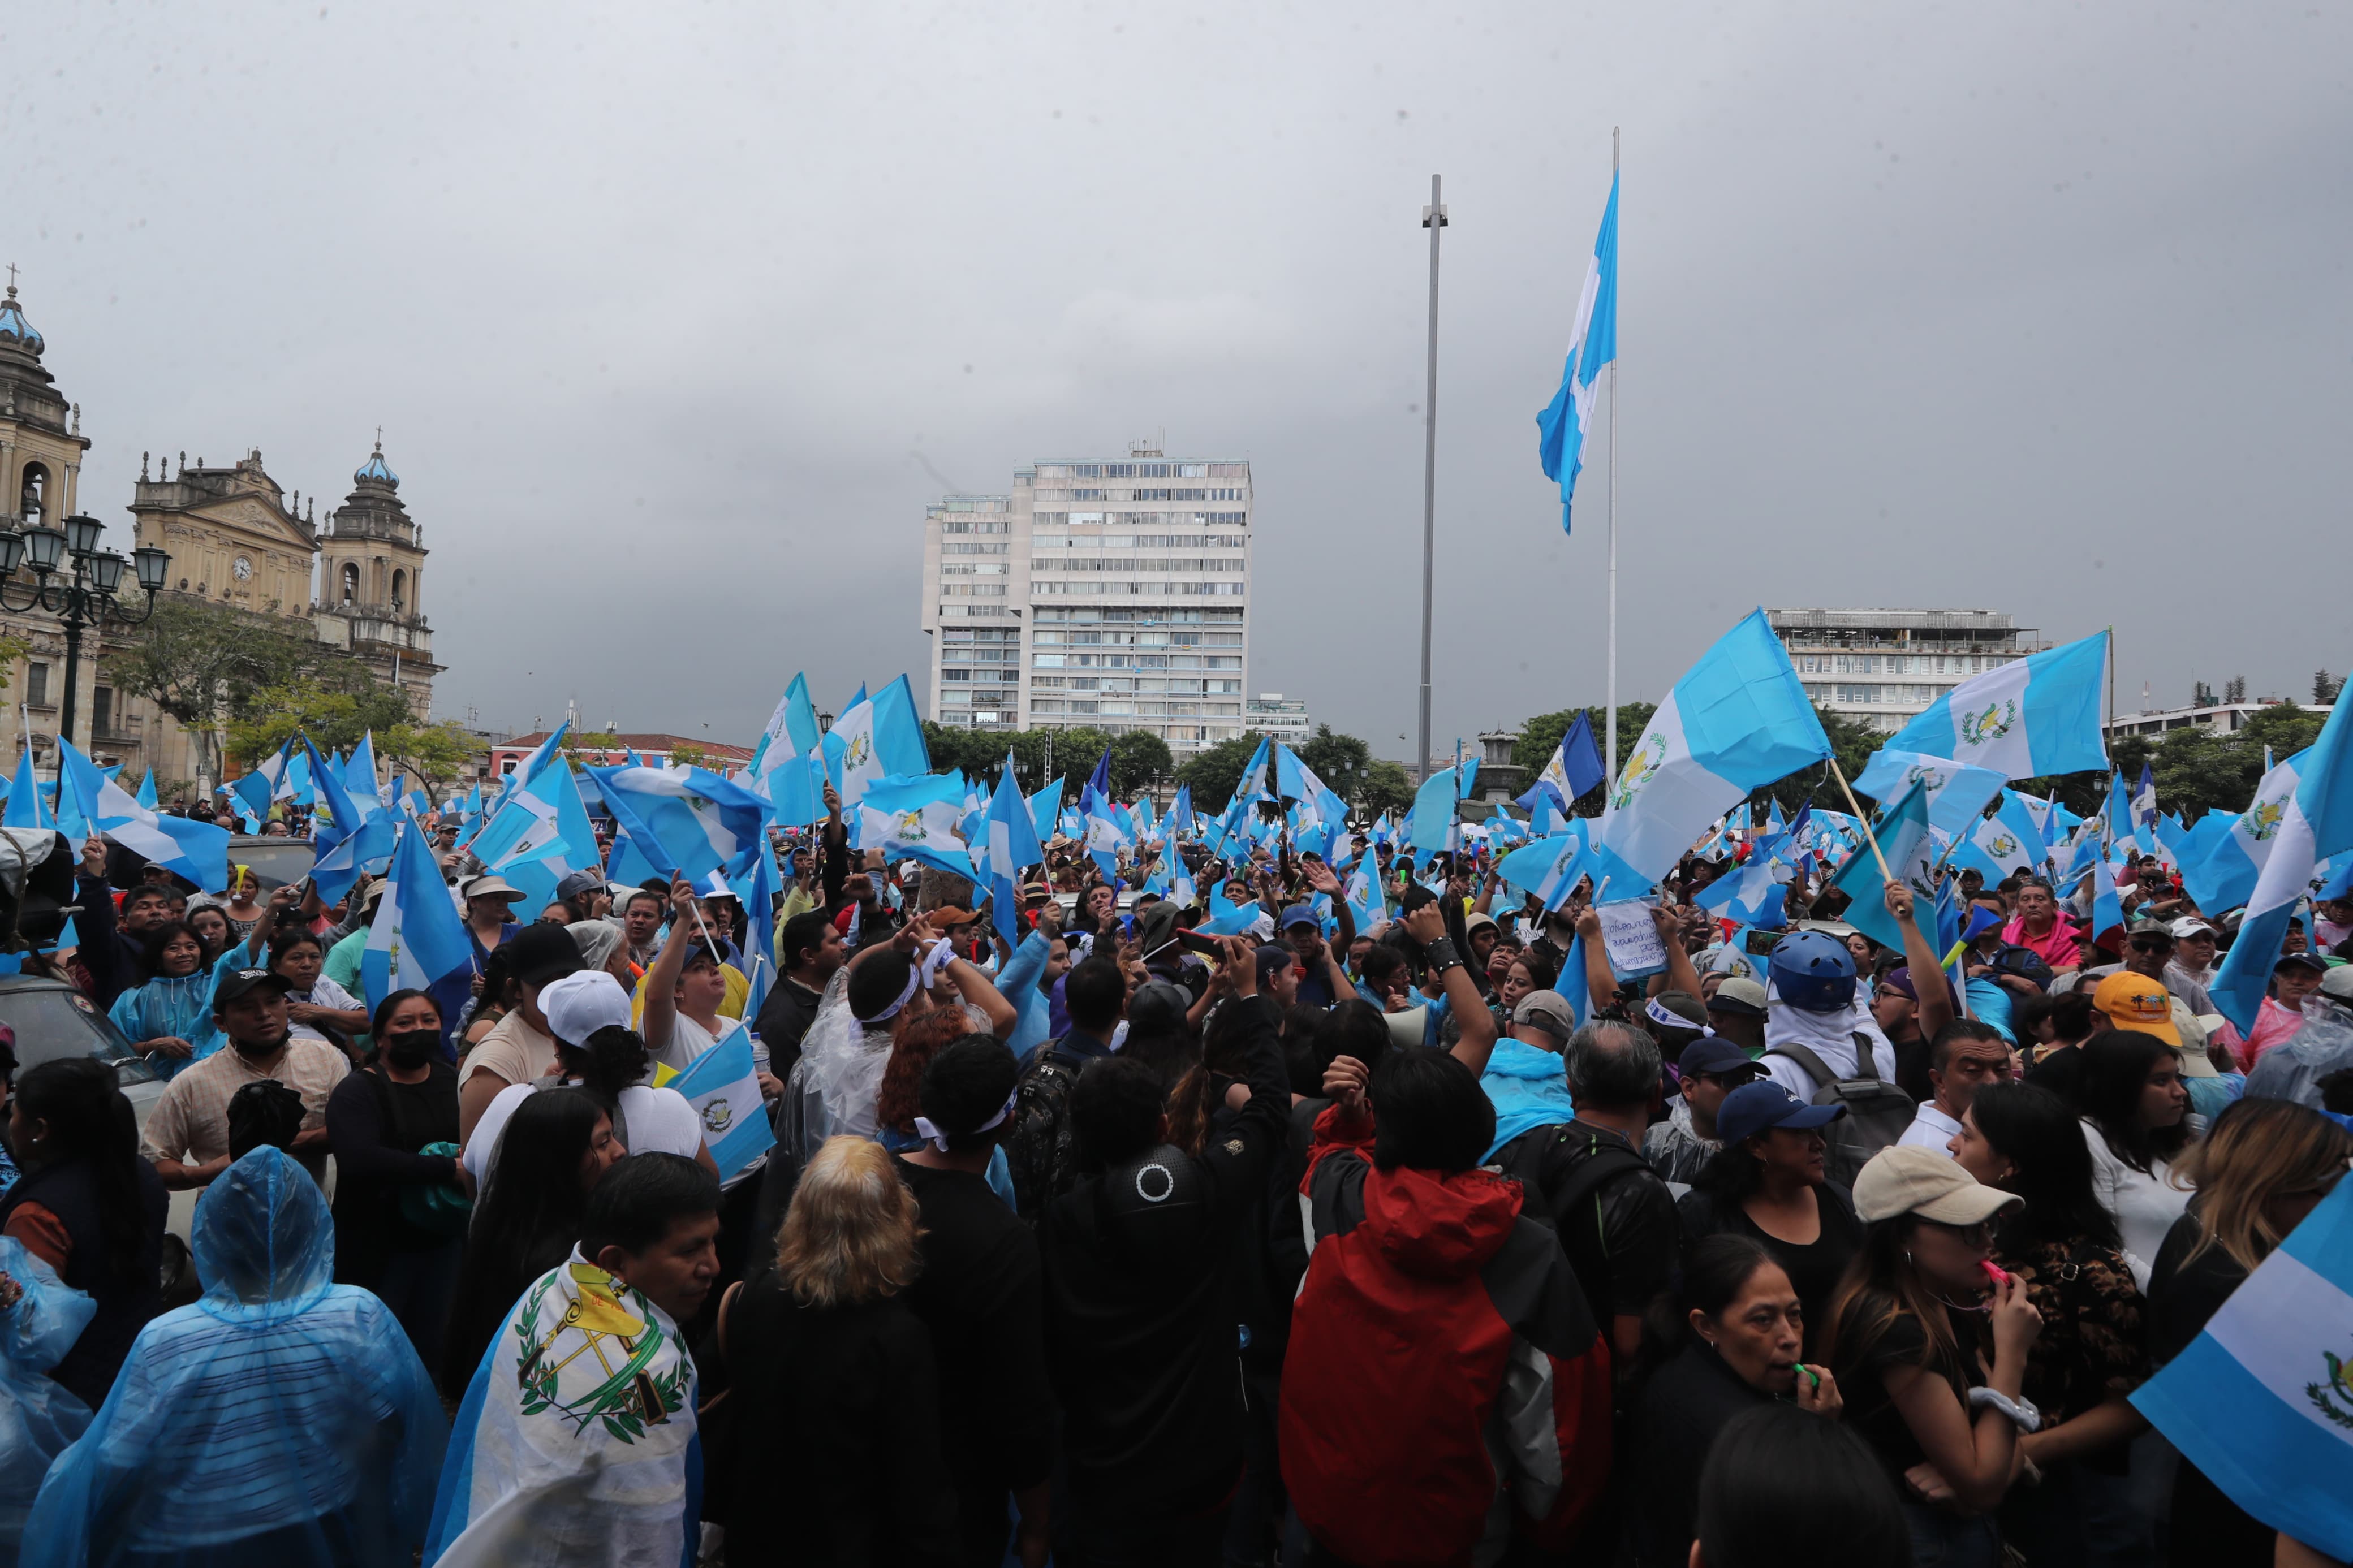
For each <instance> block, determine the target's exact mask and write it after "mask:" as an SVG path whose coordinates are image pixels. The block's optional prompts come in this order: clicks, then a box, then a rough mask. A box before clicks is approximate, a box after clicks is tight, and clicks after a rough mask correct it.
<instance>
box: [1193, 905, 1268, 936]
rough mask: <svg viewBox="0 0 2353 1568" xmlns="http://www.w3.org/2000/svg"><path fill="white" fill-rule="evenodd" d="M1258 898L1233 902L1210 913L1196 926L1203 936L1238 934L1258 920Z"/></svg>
mask: <svg viewBox="0 0 2353 1568" xmlns="http://www.w3.org/2000/svg"><path fill="white" fill-rule="evenodd" d="M1258 915H1259V909H1258V900H1256V899H1252V900H1250V902H1249V903H1246V904H1234V905H1230V906H1229V907H1228V908H1227V909H1225V910H1222V911H1220V912H1216V913H1212V914H1211V915H1210V916H1209V918H1208V920H1206V921H1202V922H1201V923H1200V925H1199V926H1198V928H1196V929H1198V931H1200V933H1201V934H1202V935H1203V936H1240V935H1241V934H1242V933H1243V932H1244V931H1248V930H1250V926H1251V925H1252V924H1253V923H1254V922H1255V921H1257V920H1258Z"/></svg>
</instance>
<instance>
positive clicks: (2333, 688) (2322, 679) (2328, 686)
mask: <svg viewBox="0 0 2353 1568" xmlns="http://www.w3.org/2000/svg"><path fill="white" fill-rule="evenodd" d="M2344 689H2345V678H2344V677H2343V676H2341V675H2331V674H2329V673H2328V672H2327V670H2325V669H2316V670H2314V671H2313V672H2312V700H2314V701H2315V702H2327V703H2332V704H2333V703H2335V702H2336V700H2337V693H2339V692H2341V691H2343V690H2344Z"/></svg>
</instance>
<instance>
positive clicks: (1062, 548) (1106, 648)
mask: <svg viewBox="0 0 2353 1568" xmlns="http://www.w3.org/2000/svg"><path fill="white" fill-rule="evenodd" d="M923 630H924V631H925V632H926V633H928V634H929V635H930V636H931V638H932V659H931V665H932V668H931V687H930V694H931V701H930V709H931V716H932V718H933V719H934V720H935V721H938V722H940V723H942V724H945V725H949V726H952V727H955V728H962V729H976V730H1008V731H1009V730H1026V729H1078V728H1083V727H1092V728H1095V729H1101V730H1107V731H1113V732H1120V731H1129V730H1145V731H1150V732H1152V733H1153V734H1155V735H1158V736H1160V737H1161V738H1162V739H1163V740H1165V741H1166V742H1167V743H1168V749H1169V751H1170V752H1173V753H1175V755H1176V760H1177V761H1178V762H1179V763H1182V762H1183V761H1184V760H1185V758H1186V757H1187V755H1188V754H1189V753H1191V752H1197V751H1199V750H1200V749H1201V748H1203V747H1205V746H1209V745H1214V744H1216V743H1217V742H1219V741H1229V740H1232V739H1233V738H1235V737H1236V736H1238V735H1240V733H1241V732H1242V731H1243V728H1244V720H1243V713H1242V706H1243V704H1242V692H1243V689H1244V687H1245V684H1246V681H1247V678H1248V674H1249V668H1250V465H1249V464H1248V463H1244V462H1232V461H1214V460H1208V459H1201V460H1172V459H1170V458H1166V456H1165V454H1163V453H1162V452H1161V451H1160V450H1158V449H1157V448H1156V447H1146V446H1141V445H1139V446H1136V447H1132V448H1131V449H1130V450H1129V452H1128V455H1127V457H1126V458H1124V459H1123V460H1119V461H1112V462H1050V463H1045V462H1041V463H1038V464H1034V465H1032V466H1031V467H1029V468H1022V469H1019V470H1018V471H1016V472H1015V474H1014V476H1013V486H1012V489H1010V490H1009V491H1008V492H1007V493H1006V494H1003V495H952V496H946V497H944V498H943V499H942V500H941V501H940V502H939V504H938V505H936V506H934V507H931V508H929V509H927V510H926V511H925V513H924V518H923Z"/></svg>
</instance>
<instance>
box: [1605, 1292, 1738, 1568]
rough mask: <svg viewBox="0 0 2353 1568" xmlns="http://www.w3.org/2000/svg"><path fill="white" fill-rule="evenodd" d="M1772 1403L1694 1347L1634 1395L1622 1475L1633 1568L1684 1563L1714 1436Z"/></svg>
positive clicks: (1714, 1356)
mask: <svg viewBox="0 0 2353 1568" xmlns="http://www.w3.org/2000/svg"><path fill="white" fill-rule="evenodd" d="M1772 1402H1773V1396H1772V1395H1771V1394H1762V1393H1759V1392H1758V1391H1757V1390H1756V1389H1754V1388H1751V1387H1750V1386H1749V1385H1748V1384H1746V1383H1743V1382H1742V1381H1741V1380H1740V1378H1739V1376H1738V1375H1737V1374H1736V1373H1734V1372H1733V1370H1732V1369H1731V1368H1730V1367H1728V1366H1726V1365H1725V1362H1724V1357H1723V1356H1721V1355H1719V1354H1717V1353H1716V1352H1715V1351H1714V1350H1711V1349H1709V1348H1708V1347H1707V1346H1706V1345H1704V1344H1702V1343H1701V1342H1699V1341H1698V1340H1696V1339H1694V1340H1693V1341H1692V1342H1690V1343H1688V1344H1686V1345H1685V1346H1684V1347H1683V1350H1682V1351H1680V1352H1677V1353H1676V1354H1675V1355H1674V1356H1673V1357H1672V1358H1671V1359H1670V1360H1669V1361H1667V1362H1666V1363H1665V1364H1663V1365H1662V1366H1661V1367H1660V1368H1659V1370H1658V1371H1657V1372H1655V1373H1652V1374H1651V1376H1650V1378H1649V1379H1648V1380H1646V1381H1645V1382H1644V1383H1643V1384H1641V1387H1640V1389H1639V1390H1637V1391H1636V1393H1635V1395H1634V1407H1633V1412H1632V1415H1633V1420H1632V1424H1631V1427H1630V1431H1629V1433H1628V1436H1629V1438H1630V1451H1629V1453H1628V1454H1627V1457H1626V1458H1627V1463H1626V1466H1625V1468H1624V1474H1625V1475H1626V1476H1627V1477H1628V1478H1629V1479H1630V1483H1631V1495H1630V1496H1629V1497H1628V1498H1627V1500H1626V1542H1627V1546H1628V1548H1629V1550H1630V1552H1631V1554H1632V1556H1633V1559H1634V1562H1635V1563H1636V1564H1637V1565H1638V1568H1683V1564H1685V1563H1689V1562H1690V1561H1691V1547H1692V1535H1693V1520H1694V1517H1695V1515H1696V1514H1697V1512H1698V1510H1699V1472H1700V1469H1701V1467H1702V1466H1704V1464H1705V1463H1706V1462H1707V1451H1708V1449H1709V1448H1710V1447H1713V1446H1714V1444H1715V1435H1716V1434H1717V1433H1719V1432H1721V1431H1723V1430H1724V1428H1725V1424H1726V1423H1728V1422H1730V1421H1731V1419H1732V1418H1733V1417H1734V1416H1736V1415H1739V1414H1740V1413H1741V1412H1742V1411H1744V1410H1754V1409H1755V1408H1756V1407H1757V1406H1758V1405H1770V1404H1771V1403H1772Z"/></svg>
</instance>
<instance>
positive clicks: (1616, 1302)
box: [1494, 1121, 1676, 1331]
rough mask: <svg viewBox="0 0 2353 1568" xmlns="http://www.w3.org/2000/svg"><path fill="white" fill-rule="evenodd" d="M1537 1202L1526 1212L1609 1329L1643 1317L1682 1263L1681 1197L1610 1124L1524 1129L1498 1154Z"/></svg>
mask: <svg viewBox="0 0 2353 1568" xmlns="http://www.w3.org/2000/svg"><path fill="white" fill-rule="evenodd" d="M1494 1163H1500V1164H1502V1166H1503V1167H1504V1173H1505V1174H1507V1175H1513V1176H1517V1177H1519V1178H1520V1180H1521V1184H1522V1185H1523V1186H1524V1187H1525V1186H1527V1185H1529V1184H1531V1182H1533V1184H1534V1186H1535V1189H1536V1190H1535V1193H1533V1194H1529V1195H1530V1197H1531V1198H1532V1199H1534V1200H1535V1201H1533V1202H1531V1203H1530V1204H1529V1205H1528V1207H1527V1208H1526V1210H1525V1211H1524V1212H1525V1213H1526V1214H1527V1215H1529V1217H1531V1218H1535V1219H1543V1220H1545V1221H1546V1223H1547V1224H1549V1225H1551V1226H1552V1227H1553V1228H1554V1230H1555V1231H1556V1232H1557V1233H1558V1234H1559V1236H1560V1248H1561V1250H1562V1251H1563V1252H1565V1253H1567V1255H1568V1266H1569V1268H1571V1269H1573V1270H1574V1271H1575V1272H1576V1274H1577V1285H1578V1287H1579V1288H1580V1289H1583V1290H1584V1292H1585V1299H1586V1300H1587V1302H1588V1303H1589V1304H1590V1305H1591V1307H1592V1309H1593V1316H1594V1318H1595V1320H1596V1321H1599V1323H1600V1324H1601V1325H1602V1327H1603V1330H1604V1331H1608V1328H1609V1320H1610V1319H1611V1318H1613V1317H1640V1316H1641V1314H1642V1313H1643V1311H1644V1310H1647V1309H1648V1308H1649V1306H1650V1304H1651V1298H1652V1297H1654V1296H1656V1295H1657V1294H1658V1293H1659V1292H1660V1291H1662V1290H1663V1289H1666V1288H1667V1284H1668V1281H1669V1279H1671V1277H1672V1274H1673V1272H1674V1266H1675V1237H1676V1224H1675V1200H1674V1194H1672V1193H1670V1192H1669V1191H1668V1190H1667V1184H1666V1183H1664V1182H1662V1181H1661V1180H1660V1179H1659V1175H1658V1173H1657V1172H1655V1171H1653V1170H1651V1165H1650V1162H1649V1161H1647V1160H1645V1159H1643V1158H1642V1153H1641V1150H1640V1149H1637V1148H1636V1147H1635V1146H1634V1145H1632V1144H1631V1143H1629V1142H1627V1141H1626V1140H1625V1139H1624V1138H1623V1137H1621V1136H1620V1135H1619V1134H1618V1133H1616V1132H1614V1131H1610V1130H1609V1129H1608V1128H1603V1127H1596V1126H1593V1125H1591V1124H1590V1123H1588V1122H1584V1121H1567V1122H1563V1123H1560V1124H1558V1125H1556V1126H1552V1127H1539V1128H1536V1129H1535V1131H1529V1132H1524V1133H1522V1134H1521V1135H1520V1136H1519V1137H1517V1138H1514V1140H1512V1142H1509V1143H1506V1144H1505V1145H1504V1147H1503V1148H1502V1149H1500V1150H1498V1151H1497V1152H1496V1157H1495V1162H1494Z"/></svg>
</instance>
